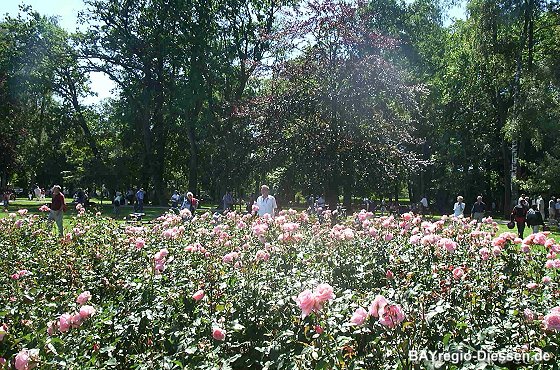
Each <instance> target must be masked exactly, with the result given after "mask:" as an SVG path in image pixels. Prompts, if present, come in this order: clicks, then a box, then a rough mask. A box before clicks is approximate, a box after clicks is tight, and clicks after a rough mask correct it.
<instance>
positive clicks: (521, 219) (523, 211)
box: [510, 197, 527, 239]
mask: <svg viewBox="0 0 560 370" xmlns="http://www.w3.org/2000/svg"><path fill="white" fill-rule="evenodd" d="M526 203H527V202H526V201H525V199H524V198H523V197H521V198H519V201H518V203H517V205H516V206H515V207H513V210H512V211H511V216H510V220H511V221H512V222H514V221H515V223H516V224H517V233H518V235H519V237H520V238H521V239H523V231H525V222H526V221H527V208H526Z"/></svg>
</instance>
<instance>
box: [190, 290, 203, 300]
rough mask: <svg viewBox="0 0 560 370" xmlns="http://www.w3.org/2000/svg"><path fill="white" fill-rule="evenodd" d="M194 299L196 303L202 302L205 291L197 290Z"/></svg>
mask: <svg viewBox="0 0 560 370" xmlns="http://www.w3.org/2000/svg"><path fill="white" fill-rule="evenodd" d="M192 298H193V299H194V300H195V301H200V300H201V299H202V298H204V290H202V289H200V290H197V291H196V293H194V294H193V295H192Z"/></svg>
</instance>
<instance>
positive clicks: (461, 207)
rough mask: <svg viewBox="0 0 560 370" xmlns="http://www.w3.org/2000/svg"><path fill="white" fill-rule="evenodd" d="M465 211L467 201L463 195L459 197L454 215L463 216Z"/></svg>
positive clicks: (454, 207)
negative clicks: (465, 201) (464, 201)
mask: <svg viewBox="0 0 560 370" xmlns="http://www.w3.org/2000/svg"><path fill="white" fill-rule="evenodd" d="M464 211H465V203H463V197H462V196H460V195H459V196H458V197H457V203H455V205H454V206H453V216H455V217H463V212H464Z"/></svg>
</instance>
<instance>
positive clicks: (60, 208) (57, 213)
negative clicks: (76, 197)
mask: <svg viewBox="0 0 560 370" xmlns="http://www.w3.org/2000/svg"><path fill="white" fill-rule="evenodd" d="M50 208H51V210H50V212H49V218H48V222H49V224H50V225H51V227H52V222H53V221H54V222H55V223H56V226H57V228H58V236H59V237H61V238H62V236H63V235H64V228H63V224H62V221H63V220H62V218H63V214H64V211H66V201H65V199H64V194H62V191H61V188H60V186H59V185H55V186H53V188H52V199H51V207H50Z"/></svg>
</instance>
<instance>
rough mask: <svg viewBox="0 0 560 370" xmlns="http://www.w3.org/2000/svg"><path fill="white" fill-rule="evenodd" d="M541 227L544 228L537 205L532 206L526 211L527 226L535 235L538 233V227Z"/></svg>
mask: <svg viewBox="0 0 560 370" xmlns="http://www.w3.org/2000/svg"><path fill="white" fill-rule="evenodd" d="M541 225H542V226H543V227H544V220H543V217H542V215H541V213H540V212H539V210H538V204H533V205H532V206H531V208H530V209H529V210H528V211H527V226H529V227H531V228H532V229H533V234H536V233H538V232H539V226H541Z"/></svg>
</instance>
